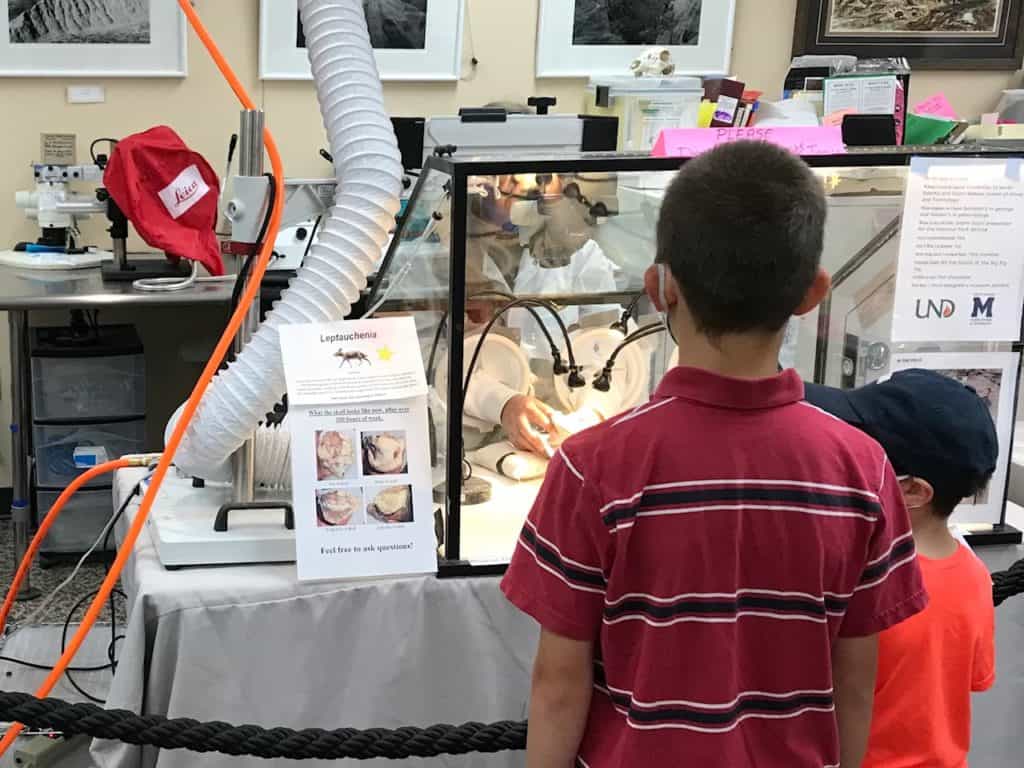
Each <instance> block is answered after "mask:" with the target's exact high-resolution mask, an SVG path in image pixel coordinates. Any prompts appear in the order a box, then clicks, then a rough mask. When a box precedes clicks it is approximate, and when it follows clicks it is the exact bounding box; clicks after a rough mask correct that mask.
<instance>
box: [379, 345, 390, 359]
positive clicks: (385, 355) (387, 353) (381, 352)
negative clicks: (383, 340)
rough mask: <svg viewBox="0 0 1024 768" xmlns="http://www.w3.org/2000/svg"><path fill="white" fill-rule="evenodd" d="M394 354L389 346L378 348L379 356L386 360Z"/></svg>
mask: <svg viewBox="0 0 1024 768" xmlns="http://www.w3.org/2000/svg"><path fill="white" fill-rule="evenodd" d="M392 354H393V353H392V352H391V350H390V349H388V348H387V347H381V348H380V349H378V350H377V357H379V358H380V359H381V360H383V361H384V362H387V361H388V360H390V359H391V356H392Z"/></svg>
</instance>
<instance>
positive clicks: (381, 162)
mask: <svg viewBox="0 0 1024 768" xmlns="http://www.w3.org/2000/svg"><path fill="white" fill-rule="evenodd" d="M299 11H300V13H301V14H302V27H303V29H304V30H305V33H306V46H307V51H308V54H309V60H310V63H311V64H312V68H313V79H314V81H315V83H316V90H317V97H318V100H319V102H320V112H321V114H322V115H323V119H324V126H325V128H326V129H327V138H328V142H329V144H330V147H331V154H332V155H333V156H334V171H335V175H336V176H337V179H338V187H337V191H336V192H335V198H334V206H333V207H332V208H331V211H330V214H329V216H328V218H327V221H326V223H325V224H323V225H322V226H321V228H320V231H319V233H318V237H317V240H316V242H314V243H313V246H312V248H310V251H309V253H308V254H307V256H306V260H305V263H304V265H303V267H302V269H301V270H300V271H299V273H298V275H297V276H296V278H295V279H294V280H293V281H292V283H291V285H290V286H289V288H288V290H286V291H285V292H284V293H283V294H282V297H281V301H280V302H279V303H278V304H276V305H275V307H274V309H273V311H272V312H270V313H269V314H268V315H267V318H266V322H265V323H264V324H263V325H262V326H261V327H260V329H259V331H257V333H256V334H255V335H254V336H253V338H252V341H251V342H250V343H249V344H248V345H246V347H245V349H244V350H243V351H242V352H241V353H240V354H239V355H238V357H237V359H236V360H235V362H234V363H232V364H231V365H230V366H229V367H228V368H227V369H226V370H224V371H221V373H220V374H218V376H217V378H216V379H215V380H214V381H213V384H212V386H211V387H210V389H209V391H208V392H207V394H206V397H204V398H203V402H202V404H201V405H200V406H199V409H198V411H197V412H196V415H195V418H193V420H192V423H191V424H190V425H189V428H188V431H187V432H186V433H185V437H184V439H183V440H182V442H181V447H180V448H179V450H178V452H177V456H176V457H175V463H176V464H177V465H178V467H179V468H180V469H181V470H183V471H184V472H186V473H188V474H191V475H198V476H200V477H203V476H206V474H208V473H209V472H210V470H211V469H213V468H215V467H218V466H219V465H222V464H223V463H224V461H225V460H227V458H228V457H229V456H230V455H231V454H232V453H233V452H234V451H236V450H237V449H238V448H239V447H240V446H241V445H242V443H243V442H244V441H245V440H246V438H248V437H249V436H250V435H251V434H252V432H253V429H254V428H255V426H256V424H257V423H258V422H259V420H260V419H261V418H262V417H263V415H264V414H265V413H267V412H268V411H269V410H270V409H271V408H272V407H273V405H274V403H275V402H276V401H277V400H278V398H280V397H281V394H282V393H283V392H284V391H285V380H284V371H283V370H282V364H281V350H280V340H279V337H278V332H277V329H278V328H279V327H281V326H282V325H289V324H293V323H317V322H325V321H332V320H340V319H342V318H344V317H345V316H346V315H347V314H348V313H349V311H350V310H351V307H352V304H353V302H355V301H356V300H357V299H358V298H359V293H360V291H361V290H362V289H363V288H364V287H365V286H366V278H367V276H368V275H369V274H370V273H371V272H372V271H373V270H374V268H375V267H376V265H377V262H378V261H379V260H380V255H381V248H382V247H383V245H384V243H385V242H386V240H387V237H388V232H389V230H390V229H391V228H392V226H393V225H394V221H395V218H394V217H395V213H396V212H397V211H398V203H399V201H398V195H399V192H400V190H401V186H402V181H401V180H402V164H401V159H400V155H399V153H398V143H397V141H396V140H395V133H394V129H393V128H392V126H391V121H390V120H389V119H388V116H387V113H386V112H385V110H384V95H383V90H382V88H381V83H380V76H379V75H378V74H377V65H376V62H375V61H374V58H373V48H372V47H371V45H370V36H369V33H368V32H367V28H366V17H365V15H364V12H363V3H362V0H299Z"/></svg>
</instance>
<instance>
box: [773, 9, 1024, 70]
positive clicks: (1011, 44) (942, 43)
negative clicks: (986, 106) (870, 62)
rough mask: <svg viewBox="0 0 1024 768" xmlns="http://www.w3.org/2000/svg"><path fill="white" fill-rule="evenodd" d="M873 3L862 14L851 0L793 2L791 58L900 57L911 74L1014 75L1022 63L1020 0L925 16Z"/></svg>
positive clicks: (1023, 18)
mask: <svg viewBox="0 0 1024 768" xmlns="http://www.w3.org/2000/svg"><path fill="white" fill-rule="evenodd" d="M873 1H874V6H873V7H869V8H870V10H865V4H864V3H858V4H856V6H854V5H853V4H851V3H850V0H797V10H796V23H795V26H794V31H793V55H794V56H799V55H801V54H826V55H827V54H853V55H855V56H858V57H862V58H887V57H892V56H899V57H904V58H907V59H908V60H909V61H910V64H911V66H912V67H913V68H914V69H973V70H986V69H987V70H1016V69H1019V68H1020V66H1021V62H1022V60H1024V0H984V2H983V3H982V7H981V8H980V9H976V10H973V11H960V10H956V9H954V8H953V0H948V4H949V8H943V7H941V6H940V7H939V8H935V9H931V10H929V11H927V14H928V15H923V14H925V13H926V12H925V11H921V10H918V9H915V8H911V7H908V6H907V4H906V3H905V2H903V0H873ZM846 9H849V10H846ZM929 24H931V25H933V27H932V28H931V29H929V28H928V25H929ZM915 27H916V28H915Z"/></svg>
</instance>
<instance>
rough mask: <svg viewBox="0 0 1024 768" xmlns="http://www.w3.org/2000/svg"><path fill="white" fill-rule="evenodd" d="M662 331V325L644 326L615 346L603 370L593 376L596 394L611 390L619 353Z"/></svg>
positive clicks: (663, 327) (663, 328)
mask: <svg viewBox="0 0 1024 768" xmlns="http://www.w3.org/2000/svg"><path fill="white" fill-rule="evenodd" d="M664 331H665V326H664V324H662V323H651V324H650V325H645V326H643V327H642V328H638V329H637V330H635V331H633V333H631V334H630V335H629V336H627V337H626V338H625V339H623V340H622V343H621V344H619V346H617V347H616V348H615V349H614V350H613V351H612V353H611V355H609V357H608V360H607V362H606V363H605V364H604V368H602V369H601V371H600V372H599V373H597V374H596V375H595V376H594V382H593V385H594V389H596V390H597V391H598V392H607V391H608V390H610V389H611V387H612V370H613V369H614V368H615V361H616V360H617V359H618V357H619V353H620V352H622V350H624V349H625V348H626V347H628V346H629V345H630V344H633V343H635V342H637V341H640V339H645V338H647V337H648V336H654V335H656V334H659V333H664Z"/></svg>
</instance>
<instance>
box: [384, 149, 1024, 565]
mask: <svg viewBox="0 0 1024 768" xmlns="http://www.w3.org/2000/svg"><path fill="white" fill-rule="evenodd" d="M952 153H953V154H965V153H963V152H956V151H955V150H953V151H952ZM932 154H934V153H932ZM909 159H910V155H909V154H908V153H903V152H894V151H887V152H883V153H855V154H850V155H843V156H837V157H815V158H807V161H808V163H809V164H810V165H811V166H812V167H813V168H814V170H815V172H816V173H817V174H818V175H819V176H820V178H821V182H822V185H823V186H824V188H825V191H826V193H827V196H828V200H829V217H828V224H827V232H826V244H825V254H824V266H825V268H826V269H827V270H828V271H829V272H830V273H831V274H832V275H833V277H834V286H835V287H834V290H833V293H832V295H831V296H830V297H829V298H828V300H827V301H826V302H825V303H824V304H823V305H822V307H821V308H820V309H819V310H815V311H814V312H813V313H811V314H810V315H808V316H806V317H803V318H800V319H798V320H794V321H793V322H791V323H790V326H789V328H788V330H787V335H786V342H785V344H784V347H783V351H782V354H781V356H780V363H781V364H782V365H785V366H793V367H796V368H797V369H798V370H799V371H800V373H801V374H802V375H803V376H804V378H805V379H806V380H809V381H816V382H818V383H826V384H830V385H833V386H842V387H852V386H859V385H861V384H864V383H867V382H870V381H873V380H875V379H877V378H879V377H881V376H884V375H885V374H887V373H889V372H890V371H891V370H892V369H893V367H894V364H896V365H898V364H899V361H900V360H903V359H904V357H901V356H905V355H907V354H909V353H913V352H916V351H921V349H923V348H924V346H923V345H918V346H916V347H906V346H897V345H893V344H892V343H891V342H890V338H891V336H890V326H891V318H892V307H893V290H894V289H893V286H894V283H895V280H894V277H895V270H896V262H897V255H898V251H899V232H900V217H901V212H902V207H903V194H904V187H905V183H906V178H907V166H908V163H909ZM680 162H681V161H679V160H678V159H663V158H651V157H648V156H640V155H628V154H626V155H624V154H607V155H606V154H594V153H590V154H583V155H578V156H572V157H561V158H557V159H555V158H528V157H526V158H523V157H521V158H516V159H508V160H504V159H495V158H485V159H484V158H458V157H434V158H431V159H430V160H429V161H428V162H427V164H426V167H425V168H424V169H423V172H422V175H421V177H420V179H419V181H418V183H417V185H416V188H415V190H414V192H413V194H412V197H411V199H410V202H409V205H408V207H407V210H406V212H405V214H404V216H403V217H402V220H401V223H400V226H399V228H398V231H397V233H396V235H395V237H394V240H393V241H392V244H391V246H390V248H389V250H388V253H387V256H386V257H385V260H384V263H383V264H382V267H381V270H380V272H379V275H378V280H377V282H376V283H375V285H374V289H373V293H372V295H371V296H370V297H369V299H368V306H375V307H377V315H378V316H386V315H388V314H393V313H400V314H411V315H412V316H413V317H414V318H415V320H416V326H417V330H418V333H419V337H420V344H421V348H422V353H423V360H424V366H425V368H426V372H427V381H428V384H429V386H430V395H429V398H430V399H429V406H430V407H429V411H430V424H429V432H430V436H431V445H430V453H431V462H432V467H433V473H434V475H433V482H434V502H435V505H436V509H435V513H436V519H437V523H438V525H437V529H438V540H439V551H440V554H441V556H442V564H441V572H442V573H464V572H474V573H485V572H496V571H500V570H501V569H503V568H504V566H505V565H506V564H507V563H508V561H509V559H510V557H511V555H512V552H513V551H514V549H515V546H516V541H517V538H518V534H519V531H520V529H521V527H522V524H523V521H524V519H525V518H526V515H527V513H528V512H529V509H530V506H531V504H532V502H533V500H534V498H535V497H536V495H537V492H538V490H539V488H540V484H541V480H542V477H543V473H544V470H545V468H546V465H547V461H548V457H549V456H550V455H552V453H553V451H554V450H557V446H558V444H559V443H560V441H561V440H563V439H565V437H566V436H568V435H571V434H572V433H574V432H576V431H579V430H581V429H584V428H586V427H587V426H589V425H591V424H594V423H596V422H598V421H600V420H602V419H606V418H609V417H611V416H614V415H615V414H617V413H619V412H621V411H625V410H628V409H630V408H633V407H635V406H637V405H639V404H641V403H643V402H645V401H646V400H647V399H648V398H649V396H650V395H651V393H652V392H653V391H654V389H655V388H656V386H657V384H658V382H659V381H660V379H661V377H662V375H663V374H664V372H665V370H666V369H667V368H668V367H670V366H672V365H673V364H674V357H675V349H674V345H673V344H672V341H671V339H670V338H669V336H668V334H666V333H664V331H663V326H662V325H661V322H660V319H659V317H658V315H657V313H656V312H655V310H654V307H653V306H651V304H650V302H649V301H648V300H647V299H646V297H645V296H644V294H643V275H644V271H645V269H646V268H647V267H648V266H649V265H650V264H651V263H652V261H653V259H654V252H655V234H656V225H657V219H658V212H659V208H660V205H661V198H662V194H663V191H664V189H665V188H666V186H667V185H668V184H669V183H670V181H671V179H672V177H673V175H674V173H675V172H676V171H677V170H678V168H679V166H680ZM939 349H940V350H941V351H951V352H956V351H961V352H976V353H978V354H988V353H1005V354H1010V355H1014V356H1015V357H1014V359H1016V360H1019V350H1018V348H1017V346H1016V345H1003V346H997V345H978V344H975V345H963V344H961V345H955V346H954V347H950V346H949V345H945V346H940V347H939ZM894 361H895V363H894ZM1004 362H1005V359H1004ZM965 375H971V376H975V377H977V376H978V373H977V371H973V372H965ZM1007 378H1008V379H1009V378H1012V380H1005V381H1002V382H1001V384H1002V386H1003V387H1009V388H1012V395H1013V396H1012V402H1013V403H1015V402H1016V391H1017V378H1016V376H1013V377H1007ZM997 399H998V397H997ZM1009 423H1010V425H1011V429H1012V418H1011V419H1009ZM1002 438H1003V435H1001V439H1002ZM1007 439H1012V435H1011V436H1008V437H1007ZM1004 453H1005V454H1006V456H1005V459H1006V460H1005V461H1001V463H1002V465H1003V472H1002V476H1001V480H1000V479H999V478H998V477H997V483H994V486H995V485H996V484H998V483H999V482H1001V485H999V488H998V493H996V494H995V496H997V497H998V498H999V500H1000V501H999V506H1000V510H999V514H998V515H996V516H995V518H994V519H992V520H991V522H992V523H1001V522H1002V513H1001V505H1002V502H1001V499H1002V498H1003V497H1004V496H1005V484H1006V476H1007V471H1006V467H1007V466H1008V462H1009V458H1008V457H1009V445H1007V446H1006V447H1005V450H1004ZM1001 458H1002V457H1001ZM990 501H991V500H990ZM991 511H992V510H989V512H990V513H991ZM990 516H991V514H990Z"/></svg>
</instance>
